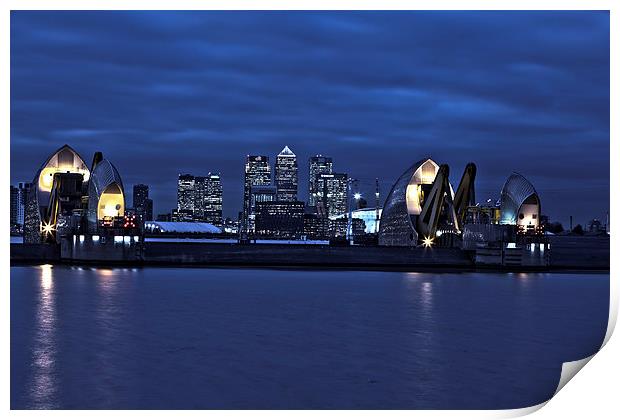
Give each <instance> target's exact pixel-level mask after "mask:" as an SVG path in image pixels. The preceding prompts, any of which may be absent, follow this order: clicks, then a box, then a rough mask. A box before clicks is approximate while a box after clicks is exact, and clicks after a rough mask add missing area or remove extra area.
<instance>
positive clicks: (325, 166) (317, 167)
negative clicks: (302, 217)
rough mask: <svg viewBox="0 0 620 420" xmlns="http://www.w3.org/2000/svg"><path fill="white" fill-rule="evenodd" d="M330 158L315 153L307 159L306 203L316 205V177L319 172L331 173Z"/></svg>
mask: <svg viewBox="0 0 620 420" xmlns="http://www.w3.org/2000/svg"><path fill="white" fill-rule="evenodd" d="M332 166H333V163H332V158H330V157H327V156H321V155H316V156H312V157H310V159H308V205H309V206H316V205H317V198H316V197H317V193H318V188H317V177H318V176H319V175H321V174H331V173H332Z"/></svg>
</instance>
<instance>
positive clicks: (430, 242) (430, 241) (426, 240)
mask: <svg viewBox="0 0 620 420" xmlns="http://www.w3.org/2000/svg"><path fill="white" fill-rule="evenodd" d="M422 244H424V247H425V248H430V247H431V246H433V238H429V237H428V236H427V237H426V238H424V240H423V241H422Z"/></svg>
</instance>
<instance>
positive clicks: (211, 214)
mask: <svg viewBox="0 0 620 420" xmlns="http://www.w3.org/2000/svg"><path fill="white" fill-rule="evenodd" d="M194 179H195V183H194V188H195V192H194V220H195V221H200V222H206V223H210V224H212V225H214V226H218V227H221V226H222V182H221V179H220V175H219V174H215V173H214V174H212V173H209V174H208V175H207V176H197V177H195V178H194Z"/></svg>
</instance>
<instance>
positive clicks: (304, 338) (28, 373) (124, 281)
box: [10, 265, 609, 409]
mask: <svg viewBox="0 0 620 420" xmlns="http://www.w3.org/2000/svg"><path fill="white" fill-rule="evenodd" d="M608 309H609V274H565V273H531V274H505V273H403V272H373V271H322V270H314V271H304V270H272V269H204V268H201V269H198V268H143V269H106V268H98V269H92V268H81V267H67V266H50V265H44V266H32V267H17V266H16V267H12V268H11V310H10V313H11V408H13V409H22V408H62V409H72V408H83V409H90V408H107V409H134V408H136V409H138V408H139V409H202V408H222V409H229V408H236V409H245V408H256V409H263V408H265V409H280V408H290V409H301V408H321V409H341V408H342V409H345V408H346V409H357V408H365V409H396V408H398V409H417V408H424V409H470V408H473V409H491V408H519V407H526V406H531V405H533V404H538V403H540V402H542V401H545V400H546V399H548V398H549V397H551V396H552V395H553V392H554V390H555V388H556V386H557V383H558V380H559V377H560V370H561V365H562V362H565V361H570V360H576V359H581V358H583V357H586V356H589V355H591V354H593V353H594V352H595V351H596V350H597V349H598V348H599V347H600V345H601V343H602V340H603V337H604V335H605V330H606V327H607V318H608Z"/></svg>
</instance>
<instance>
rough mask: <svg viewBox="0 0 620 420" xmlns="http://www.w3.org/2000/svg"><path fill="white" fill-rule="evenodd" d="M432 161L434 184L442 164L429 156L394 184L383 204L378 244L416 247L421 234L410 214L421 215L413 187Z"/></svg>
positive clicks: (409, 169)
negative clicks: (417, 176)
mask: <svg viewBox="0 0 620 420" xmlns="http://www.w3.org/2000/svg"><path fill="white" fill-rule="evenodd" d="M427 162H429V163H431V164H432V165H433V167H432V174H431V173H430V171H429V173H428V174H425V176H426V177H431V175H432V179H430V182H431V183H432V181H433V179H434V177H435V175H436V174H437V170H438V169H439V166H438V165H437V164H436V163H435V162H434V161H433V160H431V159H430V158H427V159H422V160H420V161H418V162H416V163H414V164H413V165H412V166H410V167H409V168H408V169H407V170H406V171H405V172H404V173H403V174H402V175H401V176H400V177H399V178H398V179H397V180H396V182H395V183H394V185H393V186H392V189H391V190H390V193H389V194H388V196H387V199H386V200H385V203H384V205H383V211H382V213H381V221H380V224H379V245H382V246H415V245H416V244H417V241H418V233H417V232H416V229H415V227H414V224H413V221H412V218H411V216H412V215H414V216H417V214H419V207H420V203H419V202H416V201H415V200H412V199H411V198H410V197H409V200H408V195H409V196H410V195H411V194H412V191H411V187H412V186H414V187H415V186H417V183H416V181H415V180H414V178H415V177H416V173H417V174H419V176H423V175H424V174H422V172H423V171H422V169H423V166H424V164H425V163H427ZM427 167H428V168H429V169H430V167H429V166H428V165H427ZM415 213H417V214H415Z"/></svg>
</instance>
